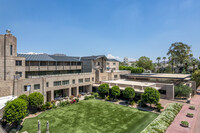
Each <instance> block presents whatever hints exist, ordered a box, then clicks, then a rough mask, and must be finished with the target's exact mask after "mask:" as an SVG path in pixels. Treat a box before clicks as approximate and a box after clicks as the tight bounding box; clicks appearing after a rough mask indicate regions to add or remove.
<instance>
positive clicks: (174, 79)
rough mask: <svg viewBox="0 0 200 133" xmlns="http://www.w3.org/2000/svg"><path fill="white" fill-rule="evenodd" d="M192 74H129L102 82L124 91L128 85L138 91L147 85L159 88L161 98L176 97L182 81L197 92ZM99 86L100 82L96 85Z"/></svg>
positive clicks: (142, 90) (141, 90)
mask: <svg viewBox="0 0 200 133" xmlns="http://www.w3.org/2000/svg"><path fill="white" fill-rule="evenodd" d="M190 77H191V75H190V74H162V73H142V74H127V75H125V77H124V79H118V80H107V81H102V82H101V83H108V84H109V85H110V87H112V86H115V85H117V86H119V87H120V89H121V90H122V91H123V90H124V89H125V88H126V87H133V88H134V89H135V91H136V93H143V92H144V89H145V88H146V87H153V88H155V89H157V90H158V91H159V92H160V94H161V98H164V99H174V87H175V85H178V84H180V83H183V84H185V85H188V86H189V87H191V88H192V90H193V92H192V94H193V95H194V94H196V83H195V82H194V81H191V79H190ZM96 86H97V87H98V86H99V84H97V85H96Z"/></svg>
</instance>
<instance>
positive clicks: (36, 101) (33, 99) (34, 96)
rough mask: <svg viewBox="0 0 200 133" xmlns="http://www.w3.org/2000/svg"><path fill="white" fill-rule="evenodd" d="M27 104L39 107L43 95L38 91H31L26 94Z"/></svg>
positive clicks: (42, 100)
mask: <svg viewBox="0 0 200 133" xmlns="http://www.w3.org/2000/svg"><path fill="white" fill-rule="evenodd" d="M28 99H29V105H31V106H33V107H39V106H41V105H42V104H43V102H44V96H43V95H42V94H41V93H39V92H33V93H31V94H30V95H29V96H28Z"/></svg>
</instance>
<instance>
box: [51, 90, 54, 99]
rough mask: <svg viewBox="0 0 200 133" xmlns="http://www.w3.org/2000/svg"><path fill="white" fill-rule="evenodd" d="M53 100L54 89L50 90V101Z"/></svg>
mask: <svg viewBox="0 0 200 133" xmlns="http://www.w3.org/2000/svg"><path fill="white" fill-rule="evenodd" d="M52 100H54V90H52V91H51V101H52Z"/></svg>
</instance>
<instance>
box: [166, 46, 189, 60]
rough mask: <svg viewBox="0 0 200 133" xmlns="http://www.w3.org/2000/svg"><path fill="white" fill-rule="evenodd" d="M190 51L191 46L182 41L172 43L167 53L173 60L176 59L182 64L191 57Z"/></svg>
mask: <svg viewBox="0 0 200 133" xmlns="http://www.w3.org/2000/svg"><path fill="white" fill-rule="evenodd" d="M190 52H191V47H190V46H188V45H187V44H184V43H182V42H175V43H173V44H171V46H170V48H169V50H168V52H167V55H168V56H170V57H171V59H172V61H174V60H176V61H178V62H179V63H180V64H183V61H184V60H186V59H188V58H189V55H190Z"/></svg>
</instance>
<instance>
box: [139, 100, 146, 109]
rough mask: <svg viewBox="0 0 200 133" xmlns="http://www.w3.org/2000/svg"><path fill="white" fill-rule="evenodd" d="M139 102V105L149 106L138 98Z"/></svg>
mask: <svg viewBox="0 0 200 133" xmlns="http://www.w3.org/2000/svg"><path fill="white" fill-rule="evenodd" d="M137 104H138V106H140V107H147V105H146V103H145V102H143V101H142V100H138V101H137Z"/></svg>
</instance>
